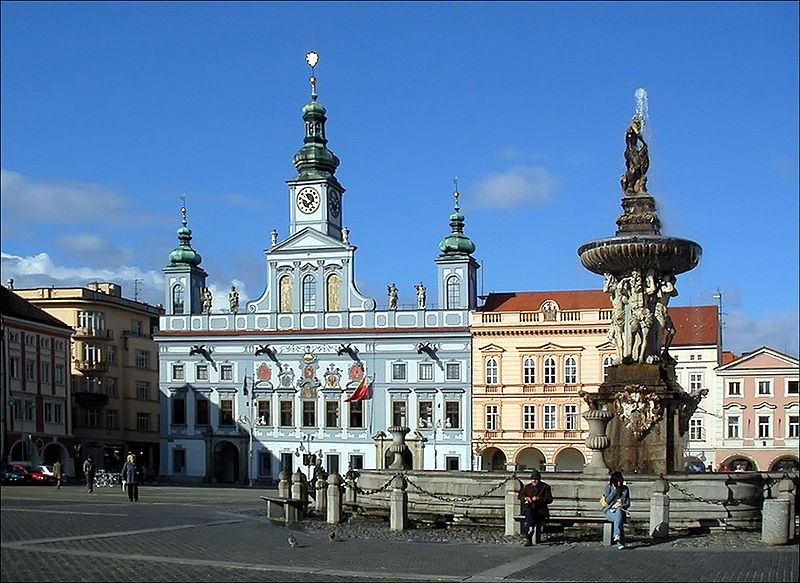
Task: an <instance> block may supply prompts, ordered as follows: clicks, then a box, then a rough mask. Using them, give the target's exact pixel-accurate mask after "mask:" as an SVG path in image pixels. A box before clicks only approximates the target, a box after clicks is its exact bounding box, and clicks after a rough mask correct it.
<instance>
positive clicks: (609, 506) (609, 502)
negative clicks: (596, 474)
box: [600, 472, 631, 550]
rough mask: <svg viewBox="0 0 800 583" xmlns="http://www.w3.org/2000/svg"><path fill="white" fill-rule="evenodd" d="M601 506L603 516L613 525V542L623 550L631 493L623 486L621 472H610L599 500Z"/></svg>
mask: <svg viewBox="0 0 800 583" xmlns="http://www.w3.org/2000/svg"><path fill="white" fill-rule="evenodd" d="M600 504H602V506H603V514H605V516H606V518H607V519H608V520H609V521H610V522H611V524H613V525H614V542H615V543H616V545H617V548H618V549H620V550H622V549H624V548H625V528H624V524H625V520H626V519H627V517H628V509H629V508H630V507H631V491H630V488H628V486H626V485H625V478H623V477H622V472H612V473H611V477H610V478H609V479H608V485H607V486H606V490H605V492H603V496H602V497H601V498H600Z"/></svg>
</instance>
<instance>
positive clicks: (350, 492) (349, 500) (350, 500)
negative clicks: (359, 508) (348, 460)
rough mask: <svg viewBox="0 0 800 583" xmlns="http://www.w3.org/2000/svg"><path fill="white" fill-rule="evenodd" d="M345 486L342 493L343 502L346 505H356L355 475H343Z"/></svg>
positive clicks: (349, 473) (352, 473) (348, 473)
mask: <svg viewBox="0 0 800 583" xmlns="http://www.w3.org/2000/svg"><path fill="white" fill-rule="evenodd" d="M345 484H347V488H346V489H345V491H344V501H345V503H346V504H355V503H356V473H355V472H347V473H346V474H345Z"/></svg>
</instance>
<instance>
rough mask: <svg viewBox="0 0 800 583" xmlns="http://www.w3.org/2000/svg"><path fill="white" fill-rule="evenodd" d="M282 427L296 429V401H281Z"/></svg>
mask: <svg viewBox="0 0 800 583" xmlns="http://www.w3.org/2000/svg"><path fill="white" fill-rule="evenodd" d="M280 405H281V427H294V401H289V400H281V403H280Z"/></svg>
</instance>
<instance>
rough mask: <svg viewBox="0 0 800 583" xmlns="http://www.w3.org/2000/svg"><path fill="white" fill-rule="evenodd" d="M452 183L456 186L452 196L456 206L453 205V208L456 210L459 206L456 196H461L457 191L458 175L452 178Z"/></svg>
mask: <svg viewBox="0 0 800 583" xmlns="http://www.w3.org/2000/svg"><path fill="white" fill-rule="evenodd" d="M453 184H455V186H456V190H455V192H453V197H454V198H455V199H456V206H455V208H456V210H458V208H459V207H458V197H459V196H461V193H460V192H458V176H456V177H455V178H453Z"/></svg>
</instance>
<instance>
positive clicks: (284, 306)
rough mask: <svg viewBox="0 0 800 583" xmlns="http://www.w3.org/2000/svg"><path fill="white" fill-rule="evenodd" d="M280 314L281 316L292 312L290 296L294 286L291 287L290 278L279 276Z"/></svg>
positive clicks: (288, 276) (289, 276)
mask: <svg viewBox="0 0 800 583" xmlns="http://www.w3.org/2000/svg"><path fill="white" fill-rule="evenodd" d="M278 287H279V288H280V301H281V305H280V312H281V314H290V313H291V312H292V295H293V294H294V286H293V285H292V276H291V275H283V276H281V280H280V283H279V284H278Z"/></svg>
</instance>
